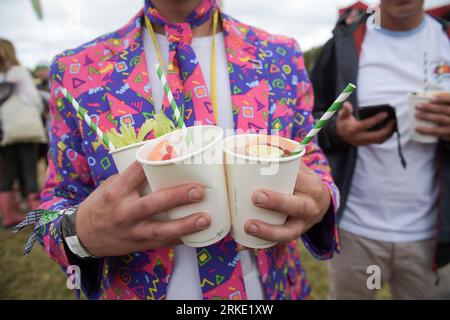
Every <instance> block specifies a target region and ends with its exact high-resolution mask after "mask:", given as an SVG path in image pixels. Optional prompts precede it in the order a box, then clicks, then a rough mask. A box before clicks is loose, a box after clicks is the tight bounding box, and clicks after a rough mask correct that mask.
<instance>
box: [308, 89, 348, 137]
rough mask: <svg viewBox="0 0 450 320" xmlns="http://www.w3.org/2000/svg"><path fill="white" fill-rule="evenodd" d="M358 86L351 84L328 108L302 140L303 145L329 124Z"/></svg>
mask: <svg viewBox="0 0 450 320" xmlns="http://www.w3.org/2000/svg"><path fill="white" fill-rule="evenodd" d="M355 89H356V86H355V85H354V84H352V83H349V84H348V85H347V86H346V87H345V89H344V91H342V93H341V94H340V95H339V97H337V99H336V100H335V101H334V102H333V104H332V105H331V106H330V107H329V108H328V110H327V111H326V112H325V113H324V115H323V116H322V117H321V118H320V119H319V120H318V121H317V122H316V124H315V125H314V128H312V129H311V130H310V131H309V132H308V134H307V135H306V137H305V138H304V139H303V140H302V142H301V144H302V145H307V144H308V143H309V142H310V141H311V140H312V139H313V138H314V137H315V136H316V135H317V134H318V133H319V131H320V130H321V129H322V128H323V127H325V126H326V125H327V124H328V121H329V120H330V118H331V117H332V116H333V115H334V114H335V113H336V112H337V111H339V110H340V109H341V108H342V105H343V104H344V102H345V100H347V99H348V97H349V96H350V95H351V94H352V93H353V91H355Z"/></svg>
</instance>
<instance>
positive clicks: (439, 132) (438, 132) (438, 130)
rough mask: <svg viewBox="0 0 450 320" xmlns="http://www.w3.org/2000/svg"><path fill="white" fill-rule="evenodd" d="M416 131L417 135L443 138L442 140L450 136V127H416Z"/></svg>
mask: <svg viewBox="0 0 450 320" xmlns="http://www.w3.org/2000/svg"><path fill="white" fill-rule="evenodd" d="M416 131H417V132H419V133H422V134H427V135H430V136H437V137H443V138H447V137H448V136H450V127H433V128H427V127H422V126H418V127H416Z"/></svg>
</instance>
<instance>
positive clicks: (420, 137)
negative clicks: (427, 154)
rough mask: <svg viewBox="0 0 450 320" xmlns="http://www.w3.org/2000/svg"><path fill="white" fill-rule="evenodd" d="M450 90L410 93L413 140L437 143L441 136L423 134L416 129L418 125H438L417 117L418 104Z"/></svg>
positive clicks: (430, 126)
mask: <svg viewBox="0 0 450 320" xmlns="http://www.w3.org/2000/svg"><path fill="white" fill-rule="evenodd" d="M448 94H450V93H449V92H445V91H427V92H416V93H413V94H411V95H410V97H409V104H410V114H411V127H410V134H411V140H412V141H415V142H420V143H437V142H438V140H439V138H438V137H437V136H432V135H427V134H422V133H419V132H417V131H416V127H418V126H421V127H426V128H433V127H436V126H437V124H436V123H434V122H431V121H426V120H421V119H417V118H416V115H415V114H416V106H417V105H418V104H422V103H428V102H430V100H431V98H433V97H434V96H437V95H448Z"/></svg>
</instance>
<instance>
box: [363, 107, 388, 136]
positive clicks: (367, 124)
mask: <svg viewBox="0 0 450 320" xmlns="http://www.w3.org/2000/svg"><path fill="white" fill-rule="evenodd" d="M388 116H389V114H388V113H387V112H380V113H377V114H376V115H374V116H371V117H369V118H367V119H364V120H360V121H359V122H358V124H357V126H356V131H357V132H359V131H366V130H369V129H370V128H372V127H373V126H375V125H376V124H378V123H380V122H382V121H383V120H385V119H386V118H387V117H388Z"/></svg>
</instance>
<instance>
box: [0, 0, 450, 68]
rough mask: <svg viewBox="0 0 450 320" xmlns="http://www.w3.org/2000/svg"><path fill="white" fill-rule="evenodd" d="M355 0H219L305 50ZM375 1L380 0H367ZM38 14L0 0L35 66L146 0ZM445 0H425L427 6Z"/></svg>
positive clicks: (70, 4)
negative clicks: (41, 17)
mask: <svg viewBox="0 0 450 320" xmlns="http://www.w3.org/2000/svg"><path fill="white" fill-rule="evenodd" d="M353 2H355V0H313V1H311V0H309V1H307V0H276V1H273V0H223V3H224V11H225V12H227V13H228V14H230V15H232V16H233V17H235V18H237V19H239V20H241V21H243V22H245V23H248V24H251V25H254V26H257V27H259V28H262V29H265V30H267V31H269V32H272V33H277V34H284V35H289V36H291V37H294V38H295V39H297V41H298V42H299V43H300V46H301V47H302V48H303V49H304V50H307V49H309V48H311V47H312V46H315V45H320V44H322V43H323V42H325V41H326V40H327V39H328V38H329V37H330V35H331V29H332V27H333V25H334V23H335V22H336V19H337V10H338V8H339V7H343V6H346V5H349V4H351V3H353ZM365 2H366V3H369V4H376V3H378V0H367V1H365ZM41 3H42V7H43V14H44V19H43V20H38V19H37V17H36V15H35V13H34V12H33V9H32V6H31V1H30V0H0V37H2V38H7V39H9V40H12V41H13V42H14V44H15V45H16V49H17V52H18V55H19V59H20V60H21V62H22V63H23V64H24V65H25V66H27V67H30V68H32V67H34V66H35V65H36V64H37V63H39V62H41V61H49V60H50V59H51V58H52V57H53V56H54V55H55V54H57V53H59V52H60V51H62V50H64V49H68V48H74V47H76V46H78V45H80V44H82V43H84V42H86V41H89V40H91V39H93V38H95V37H96V36H98V35H101V34H103V33H106V32H109V31H113V30H115V29H118V28H119V27H120V26H122V25H123V24H125V23H126V22H127V21H128V20H129V19H130V18H131V17H132V16H133V15H134V14H135V13H136V12H137V11H138V10H139V9H140V7H141V6H142V5H143V3H144V0H41ZM446 3H449V0H426V7H434V6H438V5H442V4H446Z"/></svg>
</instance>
